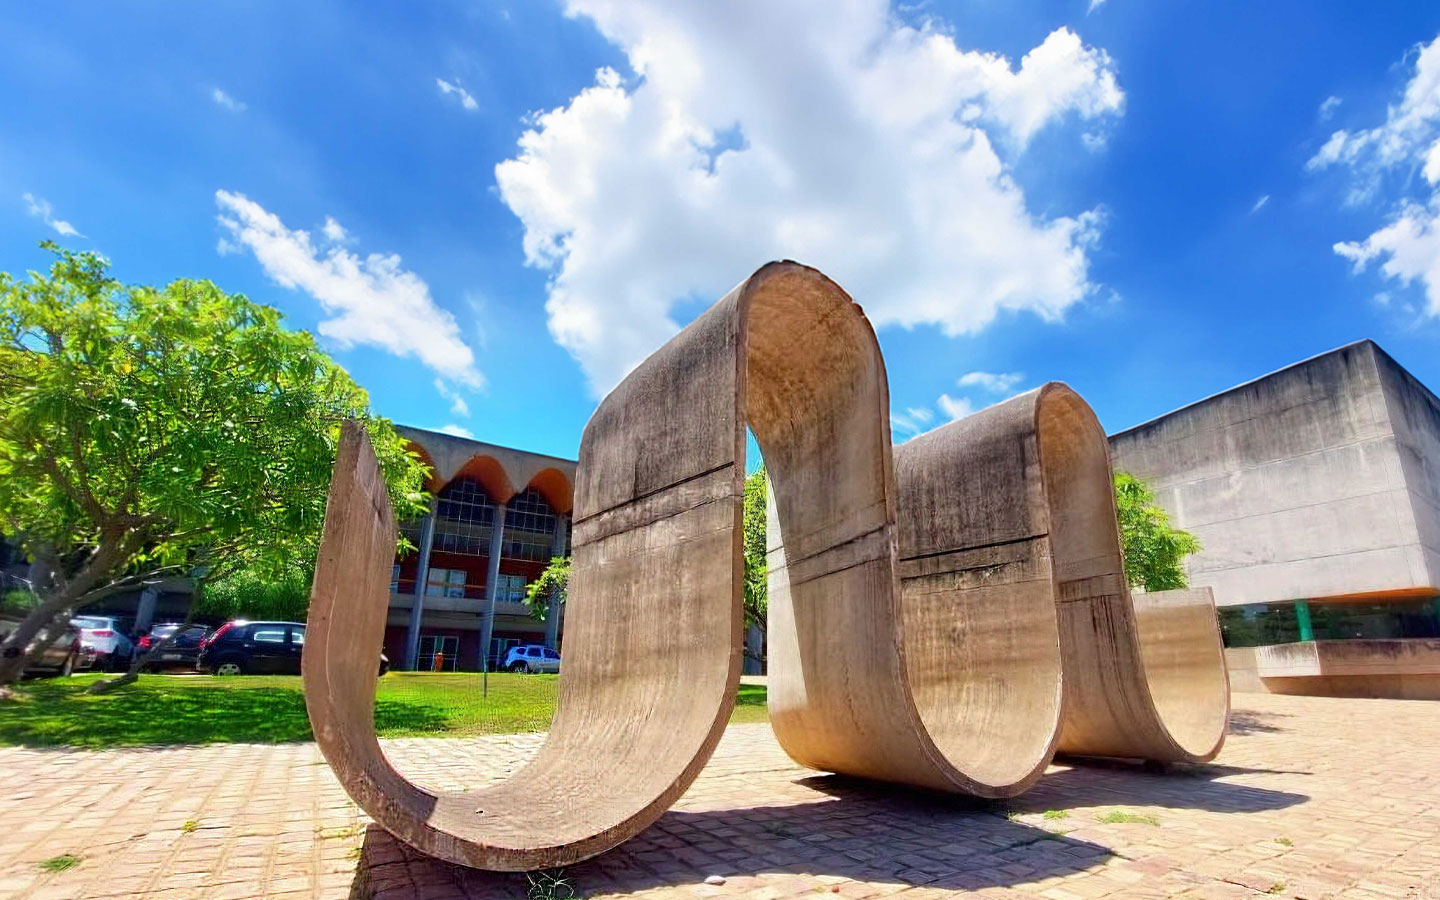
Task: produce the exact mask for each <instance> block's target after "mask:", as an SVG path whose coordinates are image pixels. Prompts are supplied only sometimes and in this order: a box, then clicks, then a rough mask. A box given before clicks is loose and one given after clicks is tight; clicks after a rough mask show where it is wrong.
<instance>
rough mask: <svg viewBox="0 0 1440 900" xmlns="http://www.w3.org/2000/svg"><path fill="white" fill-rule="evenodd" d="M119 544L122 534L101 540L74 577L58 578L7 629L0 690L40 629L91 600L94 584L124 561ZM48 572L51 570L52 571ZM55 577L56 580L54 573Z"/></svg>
mask: <svg viewBox="0 0 1440 900" xmlns="http://www.w3.org/2000/svg"><path fill="white" fill-rule="evenodd" d="M123 544H124V541H123V538H121V539H113V540H112V539H104V540H102V541H101V543H100V544H99V546H97V547H96V548H95V552H94V553H93V554H91V556H90V559H89V560H88V561H87V562H86V563H85V565H84V566H82V567H81V569H80V572H79V573H78V574H77V575H76V576H75V577H74V578H69V579H64V580H60V582H59V585H58V586H57V588H56V589H55V590H54V591H51V592H48V596H42V598H41V600H40V605H39V606H37V607H35V608H34V609H32V610H31V611H30V614H29V615H27V616H26V617H25V619H24V620H23V621H22V622H21V623H20V624H19V625H17V626H16V627H15V630H14V631H12V632H10V634H9V636H8V637H6V638H5V642H4V643H0V690H3V689H5V688H8V687H9V686H10V685H12V684H14V683H15V682H17V681H19V680H20V676H21V675H22V674H24V672H25V660H26V658H27V656H28V654H29V652H30V649H31V645H32V644H34V642H35V638H36V637H38V636H39V635H40V632H41V630H43V629H45V628H47V627H48V626H49V625H50V624H51V623H53V622H54V621H55V619H56V618H58V617H59V616H60V614H61V613H63V612H65V611H66V610H68V609H71V608H72V607H73V608H76V609H78V608H79V607H81V606H83V605H84V603H85V602H86V600H87V599H88V600H94V599H97V597H98V596H100V594H98V593H96V594H95V595H94V596H90V595H91V594H92V592H93V591H94V589H95V586H96V585H97V584H99V583H100V582H101V580H102V579H104V578H105V577H106V576H107V575H109V574H110V573H111V572H112V571H115V570H116V569H117V568H119V567H120V566H123V565H124V564H125V563H126V562H127V561H128V560H127V559H126V558H125V557H126V554H125V553H124V552H123ZM52 576H55V573H53V572H52ZM55 577H56V579H57V580H59V579H58V576H55Z"/></svg>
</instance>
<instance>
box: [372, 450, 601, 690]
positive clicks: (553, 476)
mask: <svg viewBox="0 0 1440 900" xmlns="http://www.w3.org/2000/svg"><path fill="white" fill-rule="evenodd" d="M396 430H397V431H399V432H400V434H401V436H403V437H404V438H405V439H406V440H408V441H409V442H410V446H411V449H412V450H413V451H414V452H415V453H416V454H418V455H419V456H420V458H421V459H422V460H423V461H424V462H425V463H426V465H428V466H429V468H430V478H429V480H428V482H427V483H426V488H427V489H428V490H429V491H430V493H431V494H432V495H433V497H434V499H433V501H432V502H431V507H430V514H429V515H427V516H424V517H422V518H420V519H418V520H414V521H410V522H406V523H405V524H404V526H403V527H404V530H405V533H406V535H407V536H408V537H409V538H410V541H411V543H413V544H414V545H415V548H416V549H415V550H413V551H410V552H407V553H401V554H397V555H396V558H395V565H394V568H393V569H392V574H391V582H390V614H389V619H388V620H387V623H386V628H385V653H386V655H387V656H389V657H390V659H391V660H392V661H393V662H394V664H395V665H396V667H397V668H404V669H421V670H430V669H434V668H437V667H438V668H440V669H443V670H446V671H478V670H480V669H481V668H483V667H485V666H486V665H487V664H488V666H489V668H491V669H494V668H495V667H496V666H497V665H498V664H499V663H500V662H501V661H502V660H503V659H504V656H505V653H506V651H507V650H508V649H509V647H511V646H513V645H515V644H546V645H547V646H550V647H558V645H559V642H560V637H561V635H560V621H561V618H560V614H559V613H560V611H559V609H558V608H552V609H551V610H550V612H549V615H548V616H547V617H546V619H545V620H544V621H541V620H537V619H535V618H534V617H533V616H532V615H531V614H530V610H529V608H528V607H527V606H526V605H525V604H524V602H523V600H524V597H525V589H526V587H527V586H528V585H529V583H530V582H532V581H534V580H535V579H536V578H537V577H539V575H540V573H541V572H543V571H544V569H545V566H546V565H547V564H548V563H549V561H550V558H551V557H552V556H562V555H566V554H568V553H569V552H570V511H571V508H572V506H573V504H574V484H575V465H576V464H575V461H574V460H568V459H560V458H558V457H553V456H544V455H542V454H538V453H528V452H526V451H523V450H515V449H513V448H510V447H500V446H497V445H495V444H487V443H485V442H483V441H476V440H472V439H470V438H465V437H458V436H456V435H450V434H442V433H440V432H436V431H426V430H424V429H421V428H411V427H409V426H404V425H397V426H396ZM482 648H486V649H487V650H488V652H486V653H484V654H483V655H482ZM437 656H438V657H439V662H438V663H437V661H436V657H437Z"/></svg>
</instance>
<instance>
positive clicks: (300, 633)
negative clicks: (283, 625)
mask: <svg viewBox="0 0 1440 900" xmlns="http://www.w3.org/2000/svg"><path fill="white" fill-rule="evenodd" d="M290 643H292V644H295V645H296V646H298V647H303V646H305V629H304V628H302V627H300V626H298V625H292V626H291V627H290Z"/></svg>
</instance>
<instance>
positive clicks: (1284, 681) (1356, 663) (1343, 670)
mask: <svg viewBox="0 0 1440 900" xmlns="http://www.w3.org/2000/svg"><path fill="white" fill-rule="evenodd" d="M1225 661H1226V664H1227V665H1228V666H1229V668H1230V678H1231V682H1232V683H1233V684H1234V685H1235V689H1236V690H1239V691H1247V692H1256V693H1271V694H1310V695H1319V696H1326V697H1383V698H1390V699H1395V700H1440V640H1426V639H1420V638H1408V639H1402V640H1344V641H1302V642H1298V643H1293V644H1276V645H1273V646H1269V647H1231V648H1229V649H1227V650H1226V651H1225Z"/></svg>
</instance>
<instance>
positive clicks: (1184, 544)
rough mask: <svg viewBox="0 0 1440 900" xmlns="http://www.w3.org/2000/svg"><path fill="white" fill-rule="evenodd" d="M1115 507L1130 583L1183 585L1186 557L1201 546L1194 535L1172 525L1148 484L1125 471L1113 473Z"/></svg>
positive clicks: (1157, 588)
mask: <svg viewBox="0 0 1440 900" xmlns="http://www.w3.org/2000/svg"><path fill="white" fill-rule="evenodd" d="M1115 508H1116V511H1117V512H1118V513H1119V517H1120V538H1121V540H1122V542H1123V543H1124V547H1125V574H1126V577H1127V578H1128V579H1129V581H1130V585H1131V586H1132V587H1143V588H1144V589H1145V590H1147V591H1168V590H1174V589H1175V588H1183V587H1185V586H1186V585H1187V584H1188V579H1187V578H1186V575H1185V557H1187V556H1189V555H1190V554H1192V553H1195V552H1196V551H1198V550H1199V549H1200V542H1199V541H1198V540H1196V539H1195V536H1194V535H1193V534H1191V533H1190V532H1188V531H1183V530H1181V529H1179V528H1172V527H1171V526H1170V516H1169V515H1168V514H1167V513H1166V512H1165V510H1163V509H1161V508H1160V506H1159V505H1157V504H1156V503H1155V495H1154V494H1153V493H1151V492H1150V488H1148V487H1147V486H1146V485H1145V482H1143V481H1141V480H1140V479H1138V478H1136V477H1135V476H1134V475H1131V474H1129V473H1127V472H1116V473H1115Z"/></svg>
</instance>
